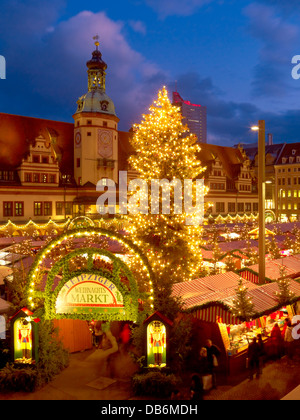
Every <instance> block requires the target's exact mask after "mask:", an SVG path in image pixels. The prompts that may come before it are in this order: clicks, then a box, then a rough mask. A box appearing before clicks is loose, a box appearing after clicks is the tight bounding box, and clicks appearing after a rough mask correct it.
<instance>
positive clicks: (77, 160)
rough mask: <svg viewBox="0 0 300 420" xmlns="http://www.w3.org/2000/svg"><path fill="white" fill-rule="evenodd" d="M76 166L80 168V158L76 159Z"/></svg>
mask: <svg viewBox="0 0 300 420" xmlns="http://www.w3.org/2000/svg"><path fill="white" fill-rule="evenodd" d="M76 167H77V168H80V158H77V159H76Z"/></svg>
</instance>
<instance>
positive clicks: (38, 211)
mask: <svg viewBox="0 0 300 420" xmlns="http://www.w3.org/2000/svg"><path fill="white" fill-rule="evenodd" d="M34 215H35V216H42V215H43V203H41V202H40V201H35V202H34Z"/></svg>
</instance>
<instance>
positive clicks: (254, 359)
mask: <svg viewBox="0 0 300 420" xmlns="http://www.w3.org/2000/svg"><path fill="white" fill-rule="evenodd" d="M259 357H260V348H259V345H258V344H257V339H256V337H254V338H253V341H252V343H250V344H249V347H248V360H249V380H250V381H252V379H253V376H254V372H255V371H256V378H257V379H258V378H259Z"/></svg>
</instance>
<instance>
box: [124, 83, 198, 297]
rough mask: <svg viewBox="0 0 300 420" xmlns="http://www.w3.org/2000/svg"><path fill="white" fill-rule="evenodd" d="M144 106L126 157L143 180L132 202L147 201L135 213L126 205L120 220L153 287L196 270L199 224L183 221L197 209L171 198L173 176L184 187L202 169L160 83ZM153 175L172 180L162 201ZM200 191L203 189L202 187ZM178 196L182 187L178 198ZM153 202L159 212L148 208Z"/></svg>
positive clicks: (187, 277) (182, 278)
mask: <svg viewBox="0 0 300 420" xmlns="http://www.w3.org/2000/svg"><path fill="white" fill-rule="evenodd" d="M149 111H150V113H149V114H147V115H143V120H142V122H141V123H140V124H137V125H135V126H134V136H133V138H132V141H131V144H132V146H133V148H134V153H133V154H132V156H131V157H130V159H129V163H130V165H131V167H132V168H133V169H135V170H136V171H137V172H138V174H139V178H140V179H141V180H143V181H146V184H147V187H148V188H146V189H144V190H143V191H142V189H140V190H139V191H138V194H137V197H138V198H135V200H134V202H135V204H138V205H141V203H149V204H148V208H147V209H146V211H140V212H136V213H135V214H133V211H132V208H131V207H130V206H129V212H128V215H127V216H125V219H126V220H127V222H128V223H127V225H128V226H127V228H126V230H127V231H128V233H129V235H130V238H131V239H132V240H134V242H135V243H136V244H137V245H138V246H139V247H140V248H141V249H142V250H143V251H144V253H145V255H147V257H148V259H149V262H150V264H151V266H152V269H153V271H154V273H155V276H156V281H157V284H156V289H157V288H160V289H164V288H168V286H167V284H172V283H176V282H181V281H187V280H191V279H193V278H195V276H197V273H198V272H199V271H200V268H201V261H202V258H201V248H200V247H201V245H202V234H201V232H202V229H201V226H200V225H199V224H197V223H195V224H194V225H193V224H192V223H187V220H189V221H190V220H192V221H195V220H196V221H197V220H199V219H197V217H199V214H198V213H197V212H195V213H191V214H188V215H187V213H186V211H185V208H184V206H183V205H182V207H181V214H180V211H178V202H177V204H176V200H175V198H176V197H175V195H176V194H175V187H176V186H177V185H178V181H180V183H181V186H184V180H195V179H196V178H200V175H201V173H202V172H203V171H204V170H205V168H202V166H201V163H200V161H199V160H198V159H197V152H198V151H199V150H200V148H199V145H198V144H197V143H196V141H197V138H196V136H194V135H192V134H188V129H187V127H186V126H184V125H183V123H182V116H181V113H180V109H179V108H178V107H176V106H173V105H172V104H171V102H170V100H169V98H168V92H167V90H166V89H165V88H163V89H162V90H161V91H160V92H159V93H158V99H157V101H155V102H154V103H153V104H152V105H151V107H150V108H149ZM153 180H156V181H157V180H159V181H161V180H164V181H167V183H172V186H171V187H170V189H169V194H170V196H169V200H167V201H166V200H165V196H163V194H160V195H159V202H158V203H157V201H156V202H155V200H154V199H153V197H152V195H151V192H152V188H151V187H152V185H153V184H152V181H153ZM176 182H177V184H176ZM194 187H195V185H194V182H193V188H191V189H190V193H191V200H192V202H193V203H195V197H196V189H195V188H194ZM150 190H151V192H150ZM202 194H203V195H204V194H205V187H203V186H202ZM183 197H184V193H183V192H182V193H181V195H180V197H179V198H181V199H182V201H183ZM177 200H178V195H177ZM168 202H169V204H168ZM164 206H165V207H164ZM154 207H155V208H156V210H158V209H159V212H158V211H156V212H154V211H153V208H154ZM163 209H167V211H162V210H163ZM144 210H145V207H144ZM153 213H155V214H153ZM187 216H188V217H189V219H187Z"/></svg>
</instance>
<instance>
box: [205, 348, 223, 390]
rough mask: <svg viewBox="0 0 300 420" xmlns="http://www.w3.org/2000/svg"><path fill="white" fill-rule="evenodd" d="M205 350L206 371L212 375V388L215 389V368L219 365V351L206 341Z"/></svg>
mask: <svg viewBox="0 0 300 420" xmlns="http://www.w3.org/2000/svg"><path fill="white" fill-rule="evenodd" d="M205 348H206V350H207V365H208V371H209V373H210V374H211V375H212V384H213V388H217V377H216V368H217V367H218V364H219V362H218V357H219V356H220V355H221V351H220V349H219V348H218V347H217V346H216V345H215V344H213V343H212V341H211V340H206V346H205Z"/></svg>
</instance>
